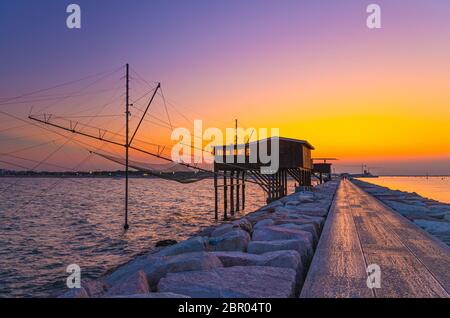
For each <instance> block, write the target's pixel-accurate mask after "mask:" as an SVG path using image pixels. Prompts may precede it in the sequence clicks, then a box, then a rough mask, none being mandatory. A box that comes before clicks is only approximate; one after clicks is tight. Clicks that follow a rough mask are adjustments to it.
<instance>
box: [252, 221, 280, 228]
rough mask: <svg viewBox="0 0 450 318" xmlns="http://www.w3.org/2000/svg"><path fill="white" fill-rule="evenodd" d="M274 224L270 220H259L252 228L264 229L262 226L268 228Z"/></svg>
mask: <svg viewBox="0 0 450 318" xmlns="http://www.w3.org/2000/svg"><path fill="white" fill-rule="evenodd" d="M274 224H275V222H274V221H273V220H272V219H265V220H261V221H259V222H258V223H256V224H255V226H254V227H253V229H254V230H256V229H258V228H261V227H264V226H269V225H274Z"/></svg>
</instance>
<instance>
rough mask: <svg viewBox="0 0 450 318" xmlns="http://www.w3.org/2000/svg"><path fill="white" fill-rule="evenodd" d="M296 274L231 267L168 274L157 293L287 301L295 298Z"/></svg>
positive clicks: (269, 269) (260, 267) (270, 269)
mask: <svg viewBox="0 0 450 318" xmlns="http://www.w3.org/2000/svg"><path fill="white" fill-rule="evenodd" d="M295 288H296V273H295V271H294V270H292V269H290V268H279V267H268V266H234V267H227V268H216V269H213V270H208V271H195V272H183V273H172V274H168V275H167V276H166V277H165V278H163V279H161V281H160V282H159V284H158V291H159V292H171V293H176V294H182V295H187V296H190V297H195V298H289V297H294V296H295Z"/></svg>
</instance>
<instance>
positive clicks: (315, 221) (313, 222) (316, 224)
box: [274, 216, 324, 232]
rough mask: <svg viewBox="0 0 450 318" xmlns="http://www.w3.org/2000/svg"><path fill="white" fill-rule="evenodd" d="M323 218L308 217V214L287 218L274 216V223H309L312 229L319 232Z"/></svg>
mask: <svg viewBox="0 0 450 318" xmlns="http://www.w3.org/2000/svg"><path fill="white" fill-rule="evenodd" d="M323 221H324V218H316V217H314V218H310V217H309V216H302V217H299V218H295V219H292V218H291V219H289V218H276V219H274V225H282V224H288V223H291V224H297V225H303V224H311V225H312V226H314V229H315V230H316V232H320V230H321V229H322V225H323Z"/></svg>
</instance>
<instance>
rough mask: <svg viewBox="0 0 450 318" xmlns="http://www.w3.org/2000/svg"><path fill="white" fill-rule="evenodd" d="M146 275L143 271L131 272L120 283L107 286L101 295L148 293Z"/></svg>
mask: <svg viewBox="0 0 450 318" xmlns="http://www.w3.org/2000/svg"><path fill="white" fill-rule="evenodd" d="M149 292H150V289H149V287H148V282H147V276H146V275H145V273H144V272H143V271H138V272H136V273H133V274H131V275H129V276H128V277H127V279H124V280H123V281H121V282H120V283H118V284H116V285H113V286H111V287H110V288H108V290H107V291H106V293H105V294H103V297H106V298H108V297H111V296H118V295H133V294H145V293H149Z"/></svg>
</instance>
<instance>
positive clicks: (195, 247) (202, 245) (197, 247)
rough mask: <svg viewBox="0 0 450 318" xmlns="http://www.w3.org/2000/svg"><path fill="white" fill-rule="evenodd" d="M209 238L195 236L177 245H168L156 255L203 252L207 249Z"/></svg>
mask: <svg viewBox="0 0 450 318" xmlns="http://www.w3.org/2000/svg"><path fill="white" fill-rule="evenodd" d="M206 244H207V238H205V237H202V236H195V237H193V238H191V239H189V240H186V241H183V242H180V243H178V244H175V245H171V246H168V247H166V248H164V249H162V250H160V251H159V252H157V253H155V254H154V255H157V256H171V255H177V254H183V253H191V252H202V251H204V250H205V249H206Z"/></svg>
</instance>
